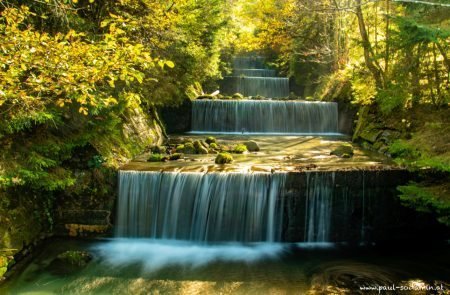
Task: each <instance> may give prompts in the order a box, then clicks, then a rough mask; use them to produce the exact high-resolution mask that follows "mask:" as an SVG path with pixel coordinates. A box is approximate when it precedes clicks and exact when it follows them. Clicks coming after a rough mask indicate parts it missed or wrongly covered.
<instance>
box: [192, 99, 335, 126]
mask: <svg viewBox="0 0 450 295" xmlns="http://www.w3.org/2000/svg"><path fill="white" fill-rule="evenodd" d="M191 129H192V132H194V133H195V132H197V133H208V132H210V133H211V132H212V133H223V132H235V133H242V132H246V133H247V132H249V133H337V132H338V108H337V103H333V102H306V101H273V100H263V101H252V100H196V101H194V102H193V105H192V128H191Z"/></svg>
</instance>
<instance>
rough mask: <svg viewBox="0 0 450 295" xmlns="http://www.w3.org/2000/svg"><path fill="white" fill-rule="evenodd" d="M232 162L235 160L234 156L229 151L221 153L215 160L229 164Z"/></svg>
mask: <svg viewBox="0 0 450 295" xmlns="http://www.w3.org/2000/svg"><path fill="white" fill-rule="evenodd" d="M231 162H233V156H232V155H231V154H229V153H220V154H218V155H217V157H216V160H215V163H216V164H229V163H231Z"/></svg>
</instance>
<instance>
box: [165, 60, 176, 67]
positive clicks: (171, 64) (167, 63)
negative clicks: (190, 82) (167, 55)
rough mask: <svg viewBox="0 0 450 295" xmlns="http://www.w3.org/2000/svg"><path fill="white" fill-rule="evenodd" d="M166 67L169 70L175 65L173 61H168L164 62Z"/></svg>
mask: <svg viewBox="0 0 450 295" xmlns="http://www.w3.org/2000/svg"><path fill="white" fill-rule="evenodd" d="M166 65H167V66H168V67H169V68H171V69H173V68H174V67H175V64H174V63H173V61H170V60H166Z"/></svg>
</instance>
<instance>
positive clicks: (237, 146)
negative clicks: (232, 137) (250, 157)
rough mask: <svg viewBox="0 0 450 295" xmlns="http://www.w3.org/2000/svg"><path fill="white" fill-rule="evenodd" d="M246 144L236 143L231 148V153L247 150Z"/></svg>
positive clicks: (241, 152) (240, 152)
mask: <svg viewBox="0 0 450 295" xmlns="http://www.w3.org/2000/svg"><path fill="white" fill-rule="evenodd" d="M247 151H248V149H247V146H245V144H238V145H236V146H235V147H234V148H233V153H235V154H243V153H245V152H247Z"/></svg>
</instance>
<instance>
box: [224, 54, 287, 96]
mask: <svg viewBox="0 0 450 295" xmlns="http://www.w3.org/2000/svg"><path fill="white" fill-rule="evenodd" d="M221 92H222V93H227V94H230V95H231V94H234V93H241V94H243V95H244V96H258V95H259V96H264V97H270V98H278V97H287V96H289V79H288V78H280V77H276V72H275V71H274V70H270V69H267V68H266V67H265V63H264V58H263V57H260V56H241V57H236V58H234V60H233V76H226V77H225V78H224V80H223V82H222V87H221Z"/></svg>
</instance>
